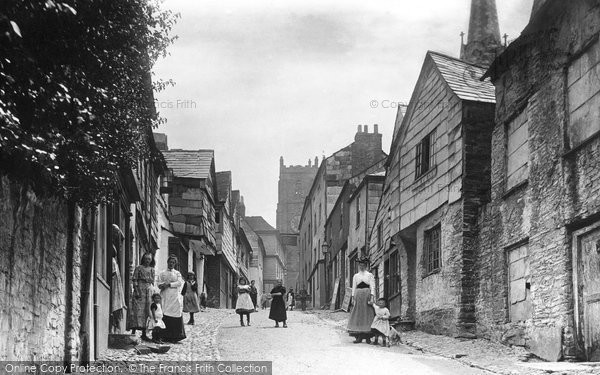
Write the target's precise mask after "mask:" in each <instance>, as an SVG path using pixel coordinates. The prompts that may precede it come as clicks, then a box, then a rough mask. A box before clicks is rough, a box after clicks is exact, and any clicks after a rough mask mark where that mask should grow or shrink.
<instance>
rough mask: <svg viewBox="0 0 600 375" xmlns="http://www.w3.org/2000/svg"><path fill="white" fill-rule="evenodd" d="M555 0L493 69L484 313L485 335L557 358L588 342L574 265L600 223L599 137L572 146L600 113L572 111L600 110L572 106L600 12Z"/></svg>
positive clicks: (480, 303) (593, 89) (481, 264)
mask: <svg viewBox="0 0 600 375" xmlns="http://www.w3.org/2000/svg"><path fill="white" fill-rule="evenodd" d="M546 3H547V5H546V6H544V7H543V8H540V9H538V13H536V14H535V15H534V16H533V18H532V23H531V24H530V26H529V27H528V28H527V29H526V30H525V31H524V33H523V35H522V36H521V38H520V39H521V40H519V41H517V42H515V43H514V46H513V47H511V46H512V45H511V46H509V49H508V51H507V52H506V53H505V54H504V55H503V56H502V57H501V62H502V66H501V67H497V68H498V70H493V75H494V76H493V77H492V78H493V79H494V84H495V85H496V96H497V98H498V106H497V109H496V127H495V129H494V132H493V137H492V155H493V158H492V164H491V165H492V173H491V203H490V204H488V205H486V206H485V207H484V208H482V210H481V216H480V219H479V227H480V240H479V241H480V255H479V261H478V268H479V270H480V278H481V280H480V289H479V295H478V299H477V309H476V312H477V323H478V326H477V329H478V334H479V335H481V336H483V337H488V338H490V339H493V340H498V341H501V342H504V343H507V344H514V345H523V346H526V347H528V348H529V349H530V350H531V351H532V352H533V353H534V354H536V355H538V356H540V357H542V358H544V359H547V360H552V361H555V360H559V359H561V358H563V359H573V358H575V357H577V356H579V357H581V356H582V352H581V348H582V347H583V341H582V340H581V338H579V342H577V341H578V339H577V337H576V334H575V333H576V331H577V330H578V329H579V330H583V329H585V327H581V326H580V327H576V326H575V316H574V310H576V309H577V302H578V301H577V297H576V296H575V295H574V292H576V291H574V290H573V287H572V285H573V277H574V274H576V272H575V270H576V269H577V265H575V264H572V260H573V259H574V258H573V253H574V252H575V250H576V248H574V246H577V245H576V242H577V241H575V239H576V238H575V232H576V231H578V230H580V229H582V228H585V227H586V226H590V225H592V224H594V223H598V221H599V217H600V199H599V195H598V191H599V188H598V184H597V181H598V180H599V179H600V163H599V162H598V160H600V138H599V137H598V134H595V135H594V134H589V135H586V139H585V141H584V142H583V143H580V144H578V145H576V147H573V144H572V143H571V142H572V141H573V134H572V130H573V127H576V126H580V125H582V124H580V123H578V121H589V123H588V124H583V125H584V126H583V128H586V127H589V128H591V127H593V126H596V124H597V117H596V116H591V117H589V118H586V117H585V116H584V117H583V118H575V120H577V121H574V118H569V117H568V116H569V115H571V116H574V115H576V114H574V113H573V112H574V111H575V110H577V111H584V112H587V113H589V114H593V113H597V112H596V111H597V105H595V104H594V101H593V100H592V101H590V102H588V103H586V102H585V101H583V102H582V103H581V105H578V106H577V108H576V109H573V111H571V109H572V108H570V107H569V103H571V102H573V98H570V97H569V95H570V94H571V91H570V89H571V85H573V84H575V83H574V81H576V79H577V78H573V77H571V76H570V74H572V73H573V71H576V72H581V74H583V73H584V69H583V65H579V64H589V63H591V62H593V61H594V59H597V53H590V51H593V49H594V48H595V47H594V43H598V41H597V33H598V32H599V31H600V9H599V8H598V6H597V4H596V5H594V4H592V2H586V1H579V0H577V1H573V2H568V3H567V2H560V1H547V2H546ZM588 53H589V56H586V54H588ZM579 56H584V59H583V61H578V60H579V59H578V57H579ZM565 68H566V69H565ZM593 76H596V75H593ZM583 83H584V84H585V85H586V87H587V88H586V90H584V91H585V93H586V94H592V95H593V94H594V93H597V92H598V91H599V90H600V85H599V84H598V82H597V80H594V79H586V80H585V82H583ZM583 96H584V95H582V97H583ZM582 97H577V98H576V99H582ZM566 98H569V99H570V100H566ZM583 99H585V98H583ZM523 111H525V113H526V115H527V121H528V133H527V138H528V142H527V145H528V150H529V154H528V156H527V162H528V175H527V179H526V180H525V181H524V183H522V184H521V185H518V186H516V187H515V188H513V189H507V188H506V152H507V151H506V137H507V135H506V129H507V127H508V124H509V123H510V122H511V121H512V120H513V119H514V118H515V117H516V116H519V114H521V113H522V112H523ZM520 244H526V245H527V249H528V251H527V255H526V256H527V262H528V263H529V272H530V275H529V277H530V281H529V285H527V289H528V293H529V294H528V296H529V299H530V304H531V308H530V311H529V312H528V315H520V316H519V319H515V316H514V314H511V311H510V308H511V305H513V303H512V302H511V298H510V295H511V292H510V290H511V285H510V283H509V277H510V269H509V268H508V266H507V263H508V262H507V258H509V254H510V252H511V251H512V249H514V248H515V247H517V246H519V245H520ZM574 244H575V245H574ZM579 287H582V286H581V285H580V286H579ZM582 316H583V315H582ZM579 322H580V323H579V324H582V323H581V322H582V319H579Z"/></svg>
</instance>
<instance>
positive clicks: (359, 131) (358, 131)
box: [356, 125, 362, 133]
mask: <svg viewBox="0 0 600 375" xmlns="http://www.w3.org/2000/svg"><path fill="white" fill-rule="evenodd" d="M356 132H357V133H362V125H358V128H357V129H356Z"/></svg>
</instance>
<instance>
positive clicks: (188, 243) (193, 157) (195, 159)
mask: <svg viewBox="0 0 600 375" xmlns="http://www.w3.org/2000/svg"><path fill="white" fill-rule="evenodd" d="M163 154H164V156H165V160H166V161H167V166H168V167H169V169H171V170H172V172H173V181H172V183H171V185H172V191H171V194H170V195H169V208H170V212H171V225H172V228H173V234H174V235H175V236H176V238H172V239H170V241H169V254H174V255H176V256H177V257H178V259H179V271H180V272H181V273H182V275H184V277H185V275H186V274H187V272H188V271H194V273H195V274H196V276H197V277H198V275H205V277H204V278H202V279H200V278H199V279H198V282H199V283H201V284H200V285H199V288H201V289H200V290H202V289H204V288H206V289H207V304H208V305H209V306H211V307H219V306H221V303H222V302H221V301H223V304H224V303H225V301H226V292H225V291H222V290H221V274H223V273H225V272H226V271H225V270H226V269H227V267H228V266H227V265H226V264H223V263H224V262H225V260H224V259H223V257H222V256H221V255H218V254H217V252H216V246H217V243H216V238H215V233H216V221H215V220H216V207H217V199H218V195H217V177H216V172H215V162H214V151H212V150H194V151H186V150H168V151H163ZM204 283H206V285H204Z"/></svg>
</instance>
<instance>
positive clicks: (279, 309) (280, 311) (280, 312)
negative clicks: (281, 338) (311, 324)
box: [269, 296, 287, 322]
mask: <svg viewBox="0 0 600 375" xmlns="http://www.w3.org/2000/svg"><path fill="white" fill-rule="evenodd" d="M269 319H271V320H274V321H275V322H285V321H286V320H287V313H286V312H285V302H283V297H282V296H274V297H273V299H272V300H271V311H269Z"/></svg>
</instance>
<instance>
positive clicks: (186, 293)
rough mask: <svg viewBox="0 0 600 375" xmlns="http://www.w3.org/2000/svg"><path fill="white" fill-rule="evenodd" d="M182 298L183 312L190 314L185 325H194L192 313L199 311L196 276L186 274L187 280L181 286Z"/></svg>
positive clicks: (191, 273) (189, 273) (190, 273)
mask: <svg viewBox="0 0 600 375" xmlns="http://www.w3.org/2000/svg"><path fill="white" fill-rule="evenodd" d="M181 295H182V296H183V312H186V313H189V314H190V320H189V321H188V323H187V324H190V325H194V313H197V312H199V311H200V302H199V301H198V282H197V281H196V274H195V273H193V272H191V271H190V272H188V279H187V281H186V282H185V284H183V289H182V290H181Z"/></svg>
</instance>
